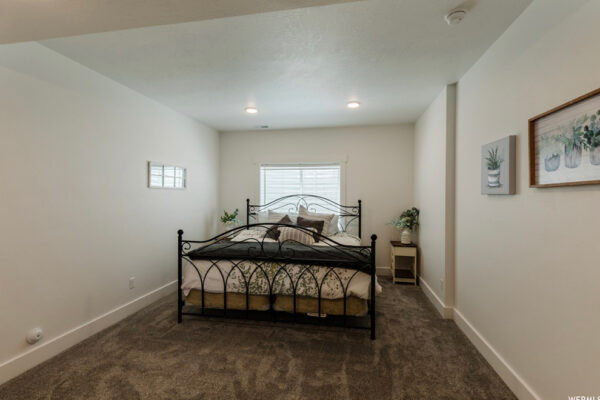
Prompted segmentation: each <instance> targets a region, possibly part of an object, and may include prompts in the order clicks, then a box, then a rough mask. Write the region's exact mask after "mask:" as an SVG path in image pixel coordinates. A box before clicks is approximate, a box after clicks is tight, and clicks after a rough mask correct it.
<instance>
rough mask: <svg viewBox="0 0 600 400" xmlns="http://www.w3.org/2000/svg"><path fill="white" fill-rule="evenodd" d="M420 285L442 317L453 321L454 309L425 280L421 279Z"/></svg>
mask: <svg viewBox="0 0 600 400" xmlns="http://www.w3.org/2000/svg"><path fill="white" fill-rule="evenodd" d="M419 285H420V286H421V290H423V293H425V296H427V298H428V299H429V301H430V302H431V304H433V306H434V307H435V309H436V310H437V311H438V312H439V313H440V315H441V316H442V317H443V318H444V319H452V314H453V311H454V309H453V308H452V307H448V306H447V305H446V304H445V303H444V302H443V301H442V300H441V299H440V298H439V297H438V295H437V294H435V292H434V291H433V289H431V286H429V284H428V283H427V282H426V281H425V279H423V277H421V276H420V277H419Z"/></svg>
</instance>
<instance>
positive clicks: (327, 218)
mask: <svg viewBox="0 0 600 400" xmlns="http://www.w3.org/2000/svg"><path fill="white" fill-rule="evenodd" d="M299 216H300V217H303V218H309V219H312V220H319V221H323V234H324V235H327V234H329V225H330V224H331V221H332V220H333V217H335V214H320V213H313V212H309V211H308V210H307V209H306V207H304V206H302V205H301V206H300V208H299Z"/></svg>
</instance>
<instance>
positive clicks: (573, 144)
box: [559, 114, 588, 168]
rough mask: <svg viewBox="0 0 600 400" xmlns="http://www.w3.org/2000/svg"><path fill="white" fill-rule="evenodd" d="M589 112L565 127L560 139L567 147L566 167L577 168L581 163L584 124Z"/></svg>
mask: <svg viewBox="0 0 600 400" xmlns="http://www.w3.org/2000/svg"><path fill="white" fill-rule="evenodd" d="M587 119H588V116H587V114H586V115H584V116H583V117H580V118H577V119H576V120H574V121H573V122H572V123H571V125H570V126H568V127H566V128H563V134H562V135H560V137H559V140H560V141H561V143H562V144H563V145H564V148H565V167H567V168H577V167H579V165H580V164H581V153H582V149H583V145H584V138H583V124H584V123H585V121H587Z"/></svg>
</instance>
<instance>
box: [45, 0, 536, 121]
mask: <svg viewBox="0 0 600 400" xmlns="http://www.w3.org/2000/svg"><path fill="white" fill-rule="evenodd" d="M529 3H530V0H502V1H498V0H479V1H475V0H471V1H469V4H468V5H469V7H472V9H471V11H470V12H469V14H468V15H467V17H466V18H465V20H464V21H463V22H462V23H461V24H460V25H456V26H448V25H447V24H446V23H445V22H444V15H445V14H446V13H447V12H448V11H450V10H451V9H453V8H454V7H456V6H458V5H459V4H460V1H457V0H438V1H423V0H367V1H360V2H350V3H343V4H336V5H329V6H324V7H312V8H303V9H296V10H287V11H277V12H269V13H262V14H253V15H246V16H239V17H230V18H223V19H213V20H206V21H199V22H190V23H181V24H174V25H163V26H156V27H148V28H140V29H131V30H125V31H117V32H107V33H101V34H92V35H85V36H77V37H70V38H62V39H55V40H47V41H44V42H42V43H43V44H44V45H46V46H48V47H50V48H52V49H54V50H56V51H58V52H60V53H62V54H64V55H66V56H67V57H70V58H72V59H74V60H76V61H78V62H80V63H81V64H84V65H86V66H88V67H89V68H91V69H94V70H96V71H98V72H100V73H102V74H104V75H106V76H108V77H110V78H112V79H114V80H116V81H118V82H121V83H122V84H124V85H126V86H129V87H130V88H132V89H134V90H136V91H138V92H140V93H143V94H145V95H147V96H149V97H151V98H153V99H156V100H157V101H159V102H161V103H163V104H166V105H168V106H169V107H171V108H173V109H175V110H178V111H180V112H183V113H185V114H187V115H190V116H192V117H194V118H197V119H198V120H200V121H203V122H205V123H207V124H208V125H211V126H213V127H215V128H217V129H219V130H245V129H252V128H255V127H257V126H260V125H269V126H270V127H271V128H300V127H324V126H341V125H366V124H387V123H404V122H414V121H415V120H416V119H417V118H418V116H419V115H420V114H421V113H422V112H423V111H424V110H425V108H426V107H427V105H428V104H429V103H430V102H431V101H432V100H433V99H434V98H435V96H436V95H437V94H439V92H440V91H441V90H442V88H443V86H444V85H445V84H448V83H452V82H455V81H456V80H458V78H460V77H461V76H462V74H464V73H465V72H466V71H467V69H468V68H469V67H470V66H471V65H473V63H474V62H475V61H476V60H477V59H478V58H479V57H480V56H481V55H482V54H483V52H484V51H485V50H486V49H487V48H488V47H489V46H490V45H491V44H492V43H493V41H495V40H496V39H497V38H498V36H499V35H500V34H501V33H502V32H503V31H504V30H506V28H507V27H508V25H510V23H511V22H512V21H513V20H514V19H515V18H516V17H517V16H518V15H519V14H520V13H521V12H522V11H523V10H524V9H525V7H526V6H527V5H529ZM349 100H359V101H360V102H361V103H362V106H361V107H360V108H359V109H357V110H349V109H347V108H346V106H345V104H346V102H347V101H349ZM249 105H252V106H256V107H258V109H259V112H258V114H256V115H248V114H246V113H245V112H244V111H243V109H244V107H246V106H249Z"/></svg>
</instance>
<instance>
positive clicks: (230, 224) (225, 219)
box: [220, 208, 239, 230]
mask: <svg viewBox="0 0 600 400" xmlns="http://www.w3.org/2000/svg"><path fill="white" fill-rule="evenodd" d="M238 214H239V210H238V209H237V208H236V209H235V211H234V212H232V213H231V214H230V213H228V212H227V211H225V210H223V215H222V216H221V217H220V219H221V222H222V223H223V225H224V226H225V230H230V229H233V228H234V227H235V226H236V225H239V220H238Z"/></svg>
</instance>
